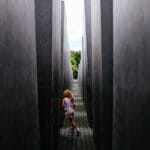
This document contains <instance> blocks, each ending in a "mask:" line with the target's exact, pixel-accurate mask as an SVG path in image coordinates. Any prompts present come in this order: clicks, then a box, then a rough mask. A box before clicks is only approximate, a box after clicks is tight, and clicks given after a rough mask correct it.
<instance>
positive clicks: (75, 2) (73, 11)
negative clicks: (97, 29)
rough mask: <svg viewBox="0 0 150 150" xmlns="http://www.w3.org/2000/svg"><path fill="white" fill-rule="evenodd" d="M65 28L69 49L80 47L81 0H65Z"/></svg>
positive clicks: (81, 32) (81, 28) (81, 30)
mask: <svg viewBox="0 0 150 150" xmlns="http://www.w3.org/2000/svg"><path fill="white" fill-rule="evenodd" d="M65 3H66V13H67V28H68V36H69V43H70V48H71V49H81V43H82V35H83V27H82V26H83V0H65Z"/></svg>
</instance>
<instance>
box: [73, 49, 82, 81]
mask: <svg viewBox="0 0 150 150" xmlns="http://www.w3.org/2000/svg"><path fill="white" fill-rule="evenodd" d="M80 60H81V52H80V51H71V65H72V71H73V78H74V79H77V78H78V70H79V64H80Z"/></svg>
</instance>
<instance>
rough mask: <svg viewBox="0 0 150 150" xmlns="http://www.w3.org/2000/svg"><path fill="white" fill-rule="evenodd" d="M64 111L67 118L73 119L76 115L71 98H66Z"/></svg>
mask: <svg viewBox="0 0 150 150" xmlns="http://www.w3.org/2000/svg"><path fill="white" fill-rule="evenodd" d="M64 111H65V116H66V117H67V118H72V117H73V115H74V109H73V105H72V103H71V100H70V99H69V98H64Z"/></svg>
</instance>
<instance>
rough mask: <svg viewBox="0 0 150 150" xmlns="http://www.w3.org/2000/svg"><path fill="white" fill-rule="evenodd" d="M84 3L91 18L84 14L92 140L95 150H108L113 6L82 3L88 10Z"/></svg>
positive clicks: (110, 121)
mask: <svg viewBox="0 0 150 150" xmlns="http://www.w3.org/2000/svg"><path fill="white" fill-rule="evenodd" d="M88 3H89V4H90V3H91V16H90V13H89V12H88V11H86V20H87V21H86V26H87V30H86V33H87V36H88V37H87V47H88V49H87V53H88V56H87V57H88V69H89V71H88V73H87V74H88V76H87V81H88V80H91V85H92V86H89V90H88V91H90V90H92V96H91V97H90V99H91V100H92V108H93V109H92V114H93V131H94V139H95V143H96V145H97V149H102V150H104V149H112V123H113V120H112V108H113V36H112V35H113V23H112V17H113V16H112V7H113V6H112V1H111V0H105V1H104V0H101V1H99V0H93V1H89V2H88V1H86V3H85V6H86V8H85V9H88V7H89V6H88ZM90 18H91V24H90V20H89V19H90ZM90 26H91V27H90ZM90 29H91V31H90ZM90 32H91V33H90ZM90 34H91V35H90ZM89 37H91V41H90V38H89ZM90 48H91V49H90ZM88 82H89V81H88ZM88 93H89V92H88ZM88 97H89V96H88ZM89 109H90V108H89Z"/></svg>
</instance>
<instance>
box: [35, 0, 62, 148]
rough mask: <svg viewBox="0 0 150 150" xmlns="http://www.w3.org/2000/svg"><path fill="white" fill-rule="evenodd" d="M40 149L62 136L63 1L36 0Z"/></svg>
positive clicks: (52, 146)
mask: <svg viewBox="0 0 150 150" xmlns="http://www.w3.org/2000/svg"><path fill="white" fill-rule="evenodd" d="M35 3H36V35H37V60H38V87H39V88H38V90H39V114H40V138H41V149H42V150H48V149H55V147H56V145H57V142H58V139H59V120H60V119H59V110H60V109H59V108H60V106H59V100H60V97H61V95H60V92H61V88H60V87H61V84H62V82H61V2H60V1H59V0H54V1H52V0H50V1H49V0H45V1H40V0H37V1H35Z"/></svg>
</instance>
